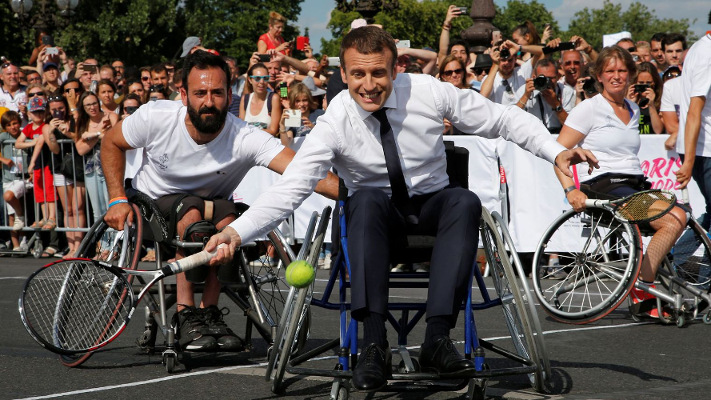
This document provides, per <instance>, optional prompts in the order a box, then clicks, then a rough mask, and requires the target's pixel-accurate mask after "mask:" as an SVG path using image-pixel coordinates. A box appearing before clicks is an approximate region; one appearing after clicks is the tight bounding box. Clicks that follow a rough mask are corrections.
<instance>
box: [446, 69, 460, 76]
mask: <svg viewBox="0 0 711 400" xmlns="http://www.w3.org/2000/svg"><path fill="white" fill-rule="evenodd" d="M462 72H464V69H462V68H457V69H450V70H448V71H442V76H452V74H458V75H461V74H462Z"/></svg>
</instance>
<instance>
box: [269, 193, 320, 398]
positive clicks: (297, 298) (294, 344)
mask: <svg viewBox="0 0 711 400" xmlns="http://www.w3.org/2000/svg"><path fill="white" fill-rule="evenodd" d="M330 213H331V208H330V207H327V208H326V209H324V211H323V213H322V214H321V218H320V221H319V224H318V228H316V231H315V234H314V236H313V237H314V238H313V241H310V240H309V239H310V237H311V232H312V228H311V227H310V228H309V229H307V234H306V237H307V239H306V241H305V243H304V246H305V247H304V248H303V250H302V252H300V253H299V257H298V258H299V259H306V262H308V263H309V264H310V265H316V262H317V261H318V255H319V252H320V250H321V246H322V245H323V241H324V238H325V235H326V228H327V227H328V222H329V221H330ZM315 217H316V215H314V216H313V217H312V226H313V224H314V223H315V219H314V218H315ZM313 287H314V285H313V284H311V285H309V286H307V287H304V288H301V289H297V288H293V287H292V288H291V289H290V291H289V296H288V301H287V303H286V306H285V308H284V314H283V315H282V319H281V321H280V323H279V329H278V331H277V335H276V340H275V342H274V346H273V347H272V351H271V353H270V355H269V363H268V365H267V371H266V379H267V380H269V379H271V380H272V392H274V393H281V391H282V390H283V384H282V383H283V380H284V372H285V371H286V366H287V364H288V362H289V360H290V359H291V358H292V357H293V356H294V355H296V354H297V353H298V352H299V351H300V350H302V349H303V347H304V346H305V344H306V341H307V340H308V334H309V326H310V323H311V310H310V307H309V306H310V305H311V298H312V296H313Z"/></svg>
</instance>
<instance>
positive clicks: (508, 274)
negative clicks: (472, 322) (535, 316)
mask: <svg viewBox="0 0 711 400" xmlns="http://www.w3.org/2000/svg"><path fill="white" fill-rule="evenodd" d="M481 233H482V241H483V243H484V251H485V253H486V258H487V262H488V263H489V265H490V268H491V276H492V277H493V280H494V288H495V289H496V293H497V295H498V296H499V299H501V306H502V310H503V313H504V319H505V321H506V325H507V327H508V330H509V333H510V334H511V339H512V340H513V344H514V347H515V349H516V353H517V354H518V355H519V356H521V357H522V358H524V359H527V360H530V362H531V363H532V364H533V365H535V366H536V371H535V372H533V373H531V374H529V379H530V381H531V385H532V386H533V388H534V389H535V390H536V391H539V392H543V391H544V389H545V374H544V367H543V364H542V363H541V358H540V356H539V354H538V348H537V346H536V342H535V339H534V334H533V329H532V323H531V320H530V312H529V309H528V307H527V306H526V302H525V300H524V294H523V292H522V289H521V287H520V284H519V280H518V278H517V277H516V274H515V273H514V271H513V267H512V265H511V262H510V259H509V254H508V252H507V251H506V247H505V245H504V243H503V241H502V240H501V237H500V236H499V234H498V228H497V226H496V224H495V223H494V220H493V219H492V217H491V215H489V214H488V213H487V212H484V213H483V214H482V228H481ZM539 334H540V332H539Z"/></svg>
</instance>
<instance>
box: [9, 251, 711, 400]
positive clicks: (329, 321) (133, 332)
mask: <svg viewBox="0 0 711 400" xmlns="http://www.w3.org/2000/svg"><path fill="white" fill-rule="evenodd" d="M42 264H43V262H42V261H40V260H34V259H31V258H19V259H18V258H8V257H2V258H0V327H1V328H0V389H2V390H0V399H16V398H57V397H65V398H76V399H95V398H101V399H127V398H133V399H138V398H165V397H170V398H181V399H183V398H184V399H206V398H219V399H271V398H277V397H279V396H276V395H274V394H272V393H271V391H270V384H269V383H268V382H266V381H265V380H264V377H263V376H264V365H265V359H266V345H265V343H264V341H263V340H262V339H261V338H258V339H255V348H254V350H253V351H252V352H250V353H240V354H202V355H195V356H193V357H192V360H191V362H190V363H189V365H188V366H187V367H184V366H181V368H180V369H179V370H178V371H177V372H176V373H174V374H170V375H169V374H167V373H166V372H165V369H164V368H163V366H162V365H161V360H160V356H159V355H145V354H140V353H139V352H138V351H137V349H136V347H135V346H134V344H133V342H134V340H135V339H136V337H138V335H139V333H140V332H141V331H142V328H143V326H142V323H141V321H140V318H136V320H135V321H133V322H132V324H131V325H129V327H128V328H127V330H126V332H124V333H123V335H122V336H121V337H120V338H119V339H118V340H117V341H116V342H114V343H112V344H110V345H109V346H108V347H107V348H106V350H105V351H101V352H99V353H97V354H95V355H94V356H93V357H92V358H91V359H90V360H89V361H87V363H86V364H84V365H83V366H82V367H80V368H74V369H70V368H66V367H64V366H62V365H61V364H60V363H59V362H58V361H57V357H56V356H55V355H54V354H52V353H50V352H48V351H46V350H44V349H42V348H41V347H40V346H38V345H37V344H36V343H35V342H34V341H33V340H32V339H31V338H30V336H29V335H28V334H27V333H26V332H25V330H24V328H23V326H22V324H21V322H20V318H19V314H18V312H17V298H18V295H19V292H20V290H21V288H22V285H23V283H24V280H25V279H26V277H27V276H28V275H29V274H30V273H31V272H33V271H34V270H35V269H36V268H38V267H39V266H41V265H42ZM322 272H323V271H320V272H319V273H320V275H319V278H322V277H324V276H325V274H323V273H322ZM322 287H323V283H322V282H320V283H319V285H318V286H317V291H318V290H320V289H321V288H322ZM391 295H393V296H397V297H398V299H400V300H402V299H404V298H409V299H422V298H424V296H425V292H424V290H393V291H392V292H391ZM223 305H227V306H228V307H229V306H230V305H229V303H228V301H224V302H223ZM231 308H232V309H233V312H232V313H231V314H230V315H228V316H227V317H226V320H227V322H228V324H229V325H230V326H231V327H233V329H235V330H236V331H241V330H242V329H243V328H242V327H243V326H244V317H243V316H241V315H240V313H239V312H235V311H236V310H238V309H237V308H236V307H234V306H233V307H231ZM540 312H541V315H540V317H541V322H542V325H543V330H544V333H545V338H546V343H547V346H548V352H549V356H550V359H551V364H552V368H553V377H552V383H551V387H552V388H551V392H550V393H548V394H538V393H535V392H533V391H532V390H531V389H530V385H529V384H528V381H527V377H526V376H511V377H502V378H496V379H492V380H490V381H489V385H488V390H487V395H488V397H489V398H496V399H498V398H504V399H559V398H563V399H668V398H679V399H707V398H708V397H709V392H711V374H710V372H711V369H710V368H709V360H711V340H709V338H710V337H711V335H710V334H711V326H707V325H704V324H703V323H702V322H700V321H695V322H693V323H692V324H690V325H689V326H687V327H686V328H683V329H679V328H676V327H675V326H662V325H659V324H655V323H646V324H645V323H635V322H634V321H632V320H631V318H630V317H629V316H628V315H627V313H626V310H622V309H620V310H617V311H615V312H613V313H612V314H611V315H610V316H608V317H606V318H604V319H602V320H601V321H599V322H597V323H595V324H590V325H583V326H573V325H564V324H560V323H557V322H555V321H552V320H551V319H549V318H547V317H546V316H545V315H543V314H542V311H540ZM336 318H337V314H336V312H335V311H328V310H321V309H315V310H314V314H313V319H314V323H313V324H312V331H311V340H310V342H309V344H310V345H315V344H320V343H323V342H324V341H325V340H327V339H330V338H332V337H334V335H336V334H337V325H336V324H337V321H336ZM476 319H477V327H478V331H479V334H480V336H481V337H483V338H489V339H490V340H492V341H493V342H495V343H497V344H502V345H504V346H506V345H507V344H508V343H509V342H510V338H509V337H507V335H508V332H507V329H506V327H505V325H504V323H503V318H502V314H501V310H500V309H499V308H496V309H490V310H485V311H480V312H477V313H476ZM459 325H460V327H459V328H458V329H457V330H456V331H455V333H454V336H458V337H462V336H461V333H462V330H461V323H460V324H459ZM423 330H424V329H423V327H422V326H420V327H418V329H416V330H415V332H414V333H413V335H412V336H411V338H412V339H411V344H412V345H413V346H414V347H413V348H414V350H415V351H416V350H417V346H418V345H419V342H420V341H421V340H422V334H423ZM390 341H391V343H395V337H394V336H393V335H392V334H391V335H390ZM393 359H394V361H396V362H397V361H398V360H399V357H397V356H395V357H393ZM335 362H336V361H335V359H334V357H333V353H328V354H325V355H324V359H323V360H321V361H318V365H319V366H321V365H323V366H324V367H325V368H332V366H333V365H335ZM488 362H489V363H490V364H492V366H496V365H503V363H504V361H503V360H501V359H499V357H498V356H496V355H493V354H492V355H491V358H489V359H488ZM286 383H287V385H288V386H287V391H286V395H285V396H282V397H284V398H289V399H328V393H329V391H330V387H331V384H330V381H328V380H325V379H322V378H309V377H288V378H287V381H286ZM463 395H464V392H463V391H461V392H439V393H432V392H408V393H378V394H376V395H375V396H372V398H376V399H391V398H393V399H452V398H462V397H463ZM351 398H356V399H360V398H366V396H365V395H364V394H360V393H351Z"/></svg>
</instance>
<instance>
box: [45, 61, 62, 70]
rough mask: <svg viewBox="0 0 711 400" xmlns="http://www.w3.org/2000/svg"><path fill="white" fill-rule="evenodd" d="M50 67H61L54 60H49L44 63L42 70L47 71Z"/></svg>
mask: <svg viewBox="0 0 711 400" xmlns="http://www.w3.org/2000/svg"><path fill="white" fill-rule="evenodd" d="M50 68H55V69H59V67H58V66H57V64H55V63H53V62H48V63H44V66H43V67H42V72H46V71H47V70H48V69H50Z"/></svg>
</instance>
